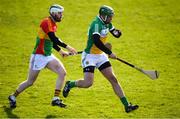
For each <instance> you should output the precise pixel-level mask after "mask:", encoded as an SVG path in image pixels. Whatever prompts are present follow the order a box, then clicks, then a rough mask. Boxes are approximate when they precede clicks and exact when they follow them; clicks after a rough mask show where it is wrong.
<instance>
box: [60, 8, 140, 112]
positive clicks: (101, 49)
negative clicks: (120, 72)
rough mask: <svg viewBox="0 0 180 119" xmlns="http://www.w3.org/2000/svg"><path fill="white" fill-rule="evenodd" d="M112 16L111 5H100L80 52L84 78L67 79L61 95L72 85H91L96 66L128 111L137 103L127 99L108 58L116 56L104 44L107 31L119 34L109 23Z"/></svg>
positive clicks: (81, 86) (135, 107)
mask: <svg viewBox="0 0 180 119" xmlns="http://www.w3.org/2000/svg"><path fill="white" fill-rule="evenodd" d="M113 16H114V10H113V9H112V8H111V7H109V6H106V5H103V6H101V7H100V9H99V15H98V16H96V17H95V19H94V20H93V21H92V23H91V25H90V27H89V30H88V40H87V45H86V48H85V50H84V52H83V53H82V67H83V72H84V79H81V80H75V81H67V82H66V85H65V87H64V89H63V96H64V97H67V96H68V94H69V91H70V90H71V89H72V88H73V87H79V88H89V87H90V86H92V84H93V80H94V70H95V68H98V69H99V71H100V72H101V73H102V75H103V76H104V77H105V78H106V79H107V80H108V81H109V82H110V83H111V85H112V88H113V90H114V92H115V94H116V95H117V96H118V97H119V99H120V102H122V104H123V105H124V107H125V111H126V112H127V113H128V112H131V111H133V110H136V109H137V108H138V105H132V104H131V103H129V102H128V101H127V98H126V97H125V94H124V92H123V89H122V88H121V86H120V84H119V83H118V80H117V78H116V76H115V74H114V72H113V69H112V66H111V64H110V61H109V59H108V56H109V58H112V59H116V58H117V57H116V55H115V54H114V53H113V52H112V51H111V50H110V49H108V48H107V47H105V45H104V44H105V43H106V41H107V34H108V32H110V33H111V34H112V35H113V36H114V37H116V38H119V37H120V36H121V31H120V30H118V29H115V28H114V26H113V25H112V23H111V21H112V18H113ZM107 55H108V56H107ZM102 85H103V84H102Z"/></svg>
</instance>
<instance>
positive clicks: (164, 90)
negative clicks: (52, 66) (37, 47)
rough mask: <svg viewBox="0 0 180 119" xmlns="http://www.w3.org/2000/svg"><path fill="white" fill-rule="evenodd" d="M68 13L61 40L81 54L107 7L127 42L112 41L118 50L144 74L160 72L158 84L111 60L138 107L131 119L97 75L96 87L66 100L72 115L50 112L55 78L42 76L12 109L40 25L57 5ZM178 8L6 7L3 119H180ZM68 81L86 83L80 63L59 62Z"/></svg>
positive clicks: (1, 44)
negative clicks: (100, 11) (11, 99)
mask: <svg viewBox="0 0 180 119" xmlns="http://www.w3.org/2000/svg"><path fill="white" fill-rule="evenodd" d="M53 3H58V4H61V5H62V6H64V8H65V12H64V18H63V21H62V22H61V23H59V24H58V27H59V29H58V31H57V35H58V36H60V38H61V39H62V40H63V41H64V42H66V43H67V44H70V45H72V46H73V47H75V48H76V49H77V50H82V49H83V48H84V47H85V45H86V37H87V36H86V34H87V29H88V27H89V24H90V22H91V21H92V19H93V18H94V17H95V16H96V15H97V14H98V9H99V7H100V6H101V5H103V4H106V5H110V6H112V7H113V8H114V10H115V17H114V19H113V24H114V26H115V27H116V28H119V29H121V30H122V33H123V35H122V37H121V38H120V39H115V38H113V37H112V36H111V35H109V42H111V43H112V45H113V51H114V52H115V53H116V54H117V55H118V56H119V57H120V58H123V59H125V60H127V61H129V62H131V63H133V64H135V65H137V66H139V67H142V68H144V69H157V70H159V71H160V78H159V79H158V80H155V81H153V80H150V79H148V78H147V77H146V76H144V75H143V74H141V73H140V72H137V71H136V70H134V69H132V68H130V67H128V66H126V65H124V64H122V63H120V62H117V61H115V60H111V63H112V66H113V68H114V72H115V73H116V76H117V78H118V80H119V82H120V83H121V85H122V87H123V89H124V91H125V93H126V96H127V98H128V100H129V101H130V102H132V103H135V104H139V106H140V108H139V109H138V110H137V111H134V112H132V113H129V114H126V113H125V112H124V109H123V105H122V104H121V103H120V101H119V99H118V98H117V97H116V96H115V94H114V93H113V90H112V88H111V85H110V84H109V83H108V81H107V80H106V79H105V78H104V77H103V76H102V75H101V74H100V73H99V72H98V71H96V72H95V81H94V85H93V86H92V87H91V88H89V89H78V88H76V89H74V90H72V91H71V93H70V95H69V97H68V98H67V99H64V98H63V97H62V96H61V97H62V99H63V100H64V102H65V103H66V104H67V105H68V108H67V109H62V108H58V107H52V106H51V105H50V103H51V99H52V97H53V93H54V87H55V79H56V75H55V74H54V73H52V72H50V71H48V70H47V69H45V70H43V71H42V72H41V73H40V75H39V77H38V79H37V81H36V82H35V84H34V86H32V87H30V88H28V89H27V90H26V91H25V92H23V93H22V94H21V95H19V97H18V98H17V108H16V109H14V110H11V109H9V104H8V100H7V97H8V95H9V94H10V93H12V92H13V91H14V90H15V89H16V87H17V86H18V84H19V83H21V82H22V81H24V80H25V79H26V76H27V71H28V63H29V57H30V54H31V52H32V49H33V47H34V44H35V38H36V35H37V29H38V26H39V23H40V20H41V19H42V18H44V17H46V16H48V8H49V6H50V5H51V4H53ZM179 4H180V2H179V1H177V0H120V1H117V0H111V1H109V0H98V1H93V0H89V1H86V0H66V1H65V0H64V1H59V0H51V1H50V0H38V1H37V0H24V1H22V0H13V1H12V0H0V63H1V65H0V118H26V117H28V118H72V117H74V118H80V117H81V118H180V101H179V99H180V83H179V82H180V78H179V77H180V68H179V66H180V12H179V11H180V7H179ZM54 54H55V55H56V56H57V57H58V58H59V59H60V60H61V61H62V62H63V63H64V65H65V67H66V70H67V73H68V74H67V77H66V80H69V79H70V80H74V79H78V78H81V77H82V69H81V67H80V56H73V57H68V58H64V59H63V58H61V57H60V56H59V55H58V54H57V53H56V51H54Z"/></svg>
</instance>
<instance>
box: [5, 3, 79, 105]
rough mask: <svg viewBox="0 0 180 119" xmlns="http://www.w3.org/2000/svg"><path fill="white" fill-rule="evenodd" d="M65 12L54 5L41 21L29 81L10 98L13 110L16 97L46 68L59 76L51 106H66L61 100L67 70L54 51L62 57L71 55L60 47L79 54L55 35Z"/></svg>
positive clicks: (22, 84) (60, 7)
mask: <svg viewBox="0 0 180 119" xmlns="http://www.w3.org/2000/svg"><path fill="white" fill-rule="evenodd" d="M63 11H64V8H63V7H62V6H60V5H57V4H55V5H52V6H51V7H50V9H49V13H50V16H49V17H47V18H44V19H43V20H42V21H41V23H40V27H39V31H38V36H37V38H36V45H35V47H34V50H33V53H32V55H31V59H30V65H29V74H28V77H27V80H26V81H24V82H22V83H21V84H20V85H19V87H18V88H17V89H16V91H15V92H14V93H13V94H11V95H10V96H9V97H8V99H9V102H10V107H11V108H15V107H16V97H17V96H18V95H19V94H20V93H22V92H23V91H24V90H25V89H27V88H28V87H29V86H31V85H33V83H34V82H35V81H36V79H37V77H38V74H39V72H40V71H41V70H42V69H43V68H45V67H46V68H48V69H50V70H51V71H53V72H55V73H56V74H57V75H58V78H57V80H56V86H55V93H54V97H53V99H52V103H51V104H52V105H53V106H55V105H56V106H59V107H65V106H66V105H65V104H64V103H63V102H62V100H60V98H59V94H60V90H61V88H62V86H63V84H64V80H65V75H66V70H65V68H64V66H63V64H62V62H61V61H59V60H58V59H57V58H56V57H55V56H54V55H53V54H52V49H53V48H54V49H55V50H56V51H58V52H59V54H60V55H61V56H62V57H64V56H68V54H69V53H68V52H66V51H63V50H62V49H61V48H60V47H63V48H66V49H67V50H68V51H69V52H70V53H71V54H76V53H77V52H76V50H75V49H74V48H72V47H71V46H70V45H67V44H65V43H64V42H62V41H61V40H60V38H58V37H56V35H55V32H56V31H57V25H56V22H60V21H61V20H62V14H63Z"/></svg>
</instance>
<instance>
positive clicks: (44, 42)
mask: <svg viewBox="0 0 180 119" xmlns="http://www.w3.org/2000/svg"><path fill="white" fill-rule="evenodd" d="M56 30H57V25H56V23H55V22H53V21H52V19H51V18H50V17H47V18H44V19H43V20H42V21H41V24H40V27H39V31H38V35H37V38H36V45H35V47H34V50H33V54H42V55H45V56H49V55H51V53H52V48H53V42H52V41H51V40H50V38H49V36H48V33H49V32H56Z"/></svg>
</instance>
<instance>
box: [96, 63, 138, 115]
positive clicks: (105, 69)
mask: <svg viewBox="0 0 180 119" xmlns="http://www.w3.org/2000/svg"><path fill="white" fill-rule="evenodd" d="M99 70H100V71H101V73H102V74H103V76H104V77H106V79H108V81H109V82H110V83H111V85H112V88H113V90H114V92H115V94H116V95H117V96H118V97H119V99H120V100H121V102H122V103H123V105H124V107H125V111H126V112H130V111H132V110H135V109H137V108H138V105H131V104H130V103H128V101H127V99H126V97H125V94H124V92H123V89H122V87H121V85H120V84H119V83H118V81H117V78H116V76H115V74H114V73H113V69H112V67H111V64H110V62H106V63H104V64H102V65H101V66H100V67H99Z"/></svg>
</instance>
